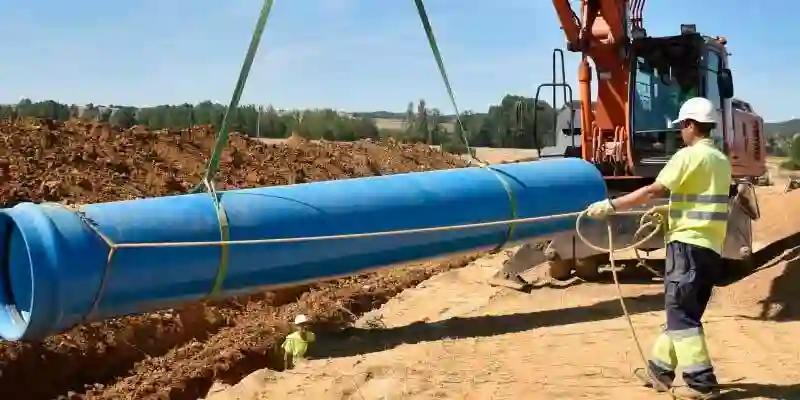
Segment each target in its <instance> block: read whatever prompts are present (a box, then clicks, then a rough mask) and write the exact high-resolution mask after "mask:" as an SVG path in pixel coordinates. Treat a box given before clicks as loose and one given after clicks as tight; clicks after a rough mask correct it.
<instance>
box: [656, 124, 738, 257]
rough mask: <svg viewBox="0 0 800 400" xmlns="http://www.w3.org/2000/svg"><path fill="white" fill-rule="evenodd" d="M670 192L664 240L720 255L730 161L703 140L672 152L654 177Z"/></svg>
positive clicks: (727, 197)
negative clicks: (712, 251)
mask: <svg viewBox="0 0 800 400" xmlns="http://www.w3.org/2000/svg"><path fill="white" fill-rule="evenodd" d="M656 181H658V182H660V183H661V184H662V185H664V186H665V187H666V188H667V189H669V191H670V199H669V216H668V231H667V234H666V240H667V243H669V242H673V241H677V242H681V243H687V244H693V245H696V246H700V247H705V248H708V249H711V250H714V251H715V252H717V253H719V254H722V247H723V244H724V242H725V234H726V231H727V222H728V199H729V193H730V187H731V182H732V179H731V164H730V161H729V160H728V158H727V157H726V156H725V154H723V153H722V152H721V151H719V149H717V148H716V147H715V146H714V143H713V142H712V141H711V139H703V140H701V141H699V142H697V143H695V144H694V145H692V146H689V147H686V148H683V149H681V150H680V151H678V152H677V153H675V155H674V156H673V157H672V159H670V161H669V162H668V163H667V165H666V166H665V167H664V169H663V170H661V173H660V174H659V175H658V177H657V178H656Z"/></svg>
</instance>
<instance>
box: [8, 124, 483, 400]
mask: <svg viewBox="0 0 800 400" xmlns="http://www.w3.org/2000/svg"><path fill="white" fill-rule="evenodd" d="M213 145H214V135H213V132H212V131H211V130H210V128H209V127H197V128H194V129H191V130H186V131H182V132H168V131H160V132H150V131H147V130H146V129H144V128H141V127H135V128H132V129H129V130H125V131H122V130H118V129H115V128H111V127H108V126H106V125H102V124H89V123H84V122H78V121H71V122H66V123H59V122H54V121H16V122H10V121H2V122H0V201H1V202H2V205H3V206H5V207H10V206H13V205H14V204H16V203H19V202H25V201H34V202H38V201H58V202H63V203H68V204H75V203H78V204H80V203H93V202H104V201H114V200H125V199H132V198H139V197H152V196H161V195H170V194H180V193H185V192H187V191H188V190H190V189H192V188H193V187H194V185H196V184H197V183H198V182H200V180H201V177H202V174H203V172H204V171H205V165H206V162H207V157H208V155H209V154H210V153H211V149H212V148H213ZM463 166H465V162H464V161H463V160H461V159H460V158H459V157H457V156H452V155H449V154H444V153H441V152H440V151H437V150H433V149H431V148H430V147H428V146H425V145H404V144H398V143H395V142H392V141H385V142H371V141H360V142H355V143H326V142H315V143H309V142H307V141H304V140H301V139H298V138H292V139H290V140H288V141H287V143H286V144H266V143H263V142H260V141H258V140H255V139H250V138H247V137H243V136H238V135H232V137H231V140H230V143H229V145H228V147H227V149H226V150H225V152H224V154H223V156H222V161H221V164H220V172H219V175H218V178H217V184H218V188H220V189H227V188H243V187H254V186H270V185H283V184H293V183H302V182H311V181H321V180H331V179H346V178H353V177H364V176H374V175H386V174H394V173H404V172H413V171H424V170H434V169H446V168H458V167H463ZM474 258H475V257H474V256H465V257H462V258H455V259H450V260H441V261H438V262H431V263H424V264H415V265H411V266H409V267H408V268H407V269H401V270H395V271H392V272H390V273H389V272H387V273H375V274H367V275H363V276H359V277H354V278H349V279H345V280H339V281H334V282H329V283H324V284H318V285H314V286H312V287H303V288H297V289H293V290H285V291H281V292H279V293H264V294H260V295H257V296H251V297H248V298H240V299H233V300H228V301H224V302H217V303H209V304H202V305H193V306H188V307H186V308H184V309H180V310H167V311H162V312H157V313H151V314H147V315H138V316H130V317H124V318H119V319H115V320H110V321H105V322H103V323H95V324H90V325H87V326H81V327H77V328H74V329H72V330H70V331H68V332H65V333H62V334H59V335H55V336H52V337H50V338H48V339H46V340H44V341H43V342H41V343H16V342H14V343H9V342H5V343H0V398H4V399H5V398H8V399H13V398H20V399H21V398H26V399H32V400H33V399H52V398H55V397H57V396H67V397H69V398H91V399H111V398H113V399H146V398H169V399H196V398H198V397H200V396H202V394H203V393H205V392H206V391H207V390H208V388H209V387H210V386H211V383H212V382H213V381H214V380H222V381H235V380H237V379H239V378H241V376H243V375H244V374H247V373H249V372H252V371H253V370H255V369H258V368H263V367H266V366H271V364H270V363H271V361H270V360H271V359H272V351H273V348H274V345H275V343H276V341H277V340H279V339H280V338H281V336H282V335H284V334H285V333H286V332H287V330H288V325H287V324H286V322H285V321H287V320H288V319H289V318H290V317H291V316H293V315H294V314H295V313H297V312H305V313H307V314H309V315H310V316H311V317H312V318H313V319H314V320H315V321H316V322H317V323H318V324H320V325H322V327H323V328H324V327H326V326H327V327H334V326H340V325H341V324H346V323H348V322H350V321H352V320H354V319H355V318H356V316H357V315H358V314H360V313H362V312H365V311H368V310H369V309H371V308H374V307H376V306H378V305H380V304H382V303H383V302H385V301H386V300H388V299H389V298H390V297H391V296H393V295H394V294H395V293H397V292H398V291H400V290H402V289H404V288H406V287H409V286H412V285H415V284H416V283H418V282H420V281H422V280H424V279H426V278H428V277H430V276H432V275H433V274H436V273H438V272H441V271H444V270H448V269H452V268H456V267H460V266H463V265H466V263H468V262H469V261H470V260H472V259H474Z"/></svg>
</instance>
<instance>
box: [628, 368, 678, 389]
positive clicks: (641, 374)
mask: <svg viewBox="0 0 800 400" xmlns="http://www.w3.org/2000/svg"><path fill="white" fill-rule="evenodd" d="M633 376H635V377H636V379H638V380H639V381H641V382H642V384H643V385H644V387H646V388H650V389H655V391H656V392H659V393H664V392H666V391H668V390H670V389H671V388H672V382H671V381H668V380H667V379H666V378H661V379H659V378H656V374H654V373H653V372H651V371H649V369H647V368H637V369H636V370H635V371H633Z"/></svg>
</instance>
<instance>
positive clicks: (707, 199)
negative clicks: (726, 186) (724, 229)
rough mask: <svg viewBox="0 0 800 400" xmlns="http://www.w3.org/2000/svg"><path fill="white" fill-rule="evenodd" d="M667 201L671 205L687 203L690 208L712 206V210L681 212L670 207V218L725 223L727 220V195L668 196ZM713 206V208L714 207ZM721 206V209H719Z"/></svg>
mask: <svg viewBox="0 0 800 400" xmlns="http://www.w3.org/2000/svg"><path fill="white" fill-rule="evenodd" d="M669 200H670V202H671V203H672V204H674V205H675V206H677V204H675V203H688V205H689V206H690V208H691V206H694V205H699V206H700V207H699V208H702V206H703V205H712V208H713V209H714V210H713V211H712V210H691V209H690V210H682V209H679V208H678V207H670V210H669V216H670V217H671V218H676V219H677V218H688V219H694V220H703V221H727V220H728V195H727V194H680V193H673V194H670V196H669ZM714 206H715V207H714ZM720 206H722V207H720Z"/></svg>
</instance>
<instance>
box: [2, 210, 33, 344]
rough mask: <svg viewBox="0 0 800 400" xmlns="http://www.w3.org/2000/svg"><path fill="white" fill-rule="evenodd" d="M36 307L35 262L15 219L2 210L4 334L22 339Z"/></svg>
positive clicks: (3, 336) (11, 338)
mask: <svg viewBox="0 0 800 400" xmlns="http://www.w3.org/2000/svg"><path fill="white" fill-rule="evenodd" d="M32 311H33V263H32V262H31V258H30V252H29V249H28V244H27V241H26V240H25V236H24V234H23V233H22V231H21V230H20V229H19V227H18V226H17V224H16V223H15V221H14V220H13V219H12V218H11V217H10V216H9V215H8V214H7V213H5V212H0V337H2V338H3V339H5V340H19V339H20V338H22V336H24V334H25V332H26V331H27V329H28V325H29V324H30V315H31V312H32Z"/></svg>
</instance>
